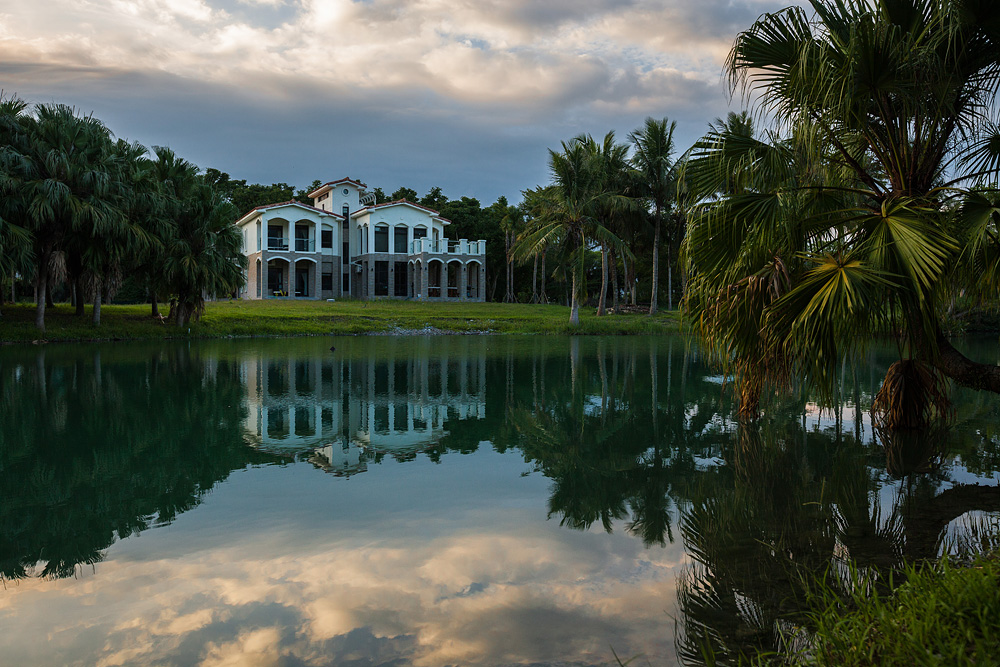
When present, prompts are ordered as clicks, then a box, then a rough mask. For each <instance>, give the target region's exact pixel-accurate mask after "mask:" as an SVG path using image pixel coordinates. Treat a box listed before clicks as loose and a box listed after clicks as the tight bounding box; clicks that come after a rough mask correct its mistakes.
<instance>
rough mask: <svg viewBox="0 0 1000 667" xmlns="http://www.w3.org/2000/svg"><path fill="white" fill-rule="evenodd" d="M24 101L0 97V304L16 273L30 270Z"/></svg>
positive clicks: (24, 272) (19, 273)
mask: <svg viewBox="0 0 1000 667" xmlns="http://www.w3.org/2000/svg"><path fill="white" fill-rule="evenodd" d="M25 109H27V104H26V103H25V102H24V101H22V100H20V99H18V98H16V97H6V98H5V97H3V96H0V195H2V196H0V304H2V303H3V287H4V286H5V285H6V283H7V281H8V280H10V281H11V284H12V285H13V282H14V280H15V279H16V277H17V276H18V275H27V274H30V272H31V264H32V257H31V241H32V239H31V234H30V232H29V231H28V230H27V229H26V228H25V226H24V225H23V220H24V218H25V212H24V205H25V199H24V197H23V196H21V194H22V192H21V187H20V186H21V176H22V175H23V162H22V156H21V152H20V151H23V150H24V146H25V142H26V135H25V129H24V112H25Z"/></svg>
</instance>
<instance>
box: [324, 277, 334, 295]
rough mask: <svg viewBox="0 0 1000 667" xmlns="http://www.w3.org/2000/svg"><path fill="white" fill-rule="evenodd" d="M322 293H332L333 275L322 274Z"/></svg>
mask: <svg viewBox="0 0 1000 667" xmlns="http://www.w3.org/2000/svg"><path fill="white" fill-rule="evenodd" d="M322 278H323V291H324V292H332V291H333V274H332V273H324V274H323V276H322Z"/></svg>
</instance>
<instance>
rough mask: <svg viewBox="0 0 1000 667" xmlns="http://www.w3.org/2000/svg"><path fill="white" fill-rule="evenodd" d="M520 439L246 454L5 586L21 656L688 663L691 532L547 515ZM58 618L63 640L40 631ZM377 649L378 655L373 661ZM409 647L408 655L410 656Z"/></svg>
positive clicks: (542, 488) (14, 650)
mask: <svg viewBox="0 0 1000 667" xmlns="http://www.w3.org/2000/svg"><path fill="white" fill-rule="evenodd" d="M526 468H527V466H526V464H525V463H524V461H523V459H522V458H521V457H519V456H517V455H516V454H506V455H501V454H496V453H493V452H490V451H488V450H487V451H482V450H481V451H480V452H477V453H476V454H474V455H471V456H461V457H459V456H453V457H449V458H447V460H446V463H445V464H443V465H436V464H433V463H431V462H429V461H427V460H426V459H423V458H420V459H418V460H417V461H415V462H411V463H407V464H405V465H401V464H393V463H387V464H383V465H380V466H378V467H377V472H375V474H371V472H370V473H369V474H367V475H360V476H357V477H352V478H350V480H337V481H335V480H333V479H331V478H330V477H329V476H327V475H323V474H322V473H320V472H319V471H318V470H316V469H315V468H314V467H313V466H311V465H308V464H304V463H298V464H293V465H290V466H286V467H267V468H256V469H249V470H246V471H243V472H237V473H234V474H233V475H232V476H231V477H230V478H229V480H228V481H227V482H225V483H223V484H221V485H219V486H218V487H217V488H216V490H215V491H213V492H212V493H211V494H210V495H209V497H208V498H206V500H205V502H204V504H203V505H202V506H201V507H199V508H198V509H197V510H196V511H191V512H187V513H185V514H183V515H181V516H180V517H178V518H177V520H176V521H175V522H174V523H173V524H172V525H170V526H167V527H164V528H161V529H157V530H151V531H146V532H145V533H143V534H142V535H141V536H140V537H139V538H136V539H129V540H125V541H122V542H119V543H117V544H116V545H114V546H113V547H112V548H111V549H110V550H109V553H108V558H107V561H105V562H103V563H99V564H97V565H96V566H95V567H96V574H94V573H93V572H92V571H91V569H90V568H89V567H84V568H82V569H81V570H80V574H79V576H78V578H76V579H64V580H57V581H45V580H27V581H22V582H20V583H19V584H17V585H9V586H8V589H7V590H6V591H5V592H4V593H3V594H2V595H0V615H2V616H0V617H2V619H3V625H4V627H5V629H6V631H5V633H4V639H3V640H0V644H3V645H4V654H5V656H6V657H5V660H10V661H11V664H44V663H45V662H47V661H54V662H57V663H63V662H65V663H66V664H71V663H73V662H74V661H75V662H77V663H78V664H99V665H125V664H135V663H157V664H177V665H186V664H205V665H226V664H234V665H235V664H240V665H246V664H253V665H258V664H259V665H271V664H297V663H298V662H299V661H301V662H302V663H304V664H346V663H350V662H351V661H352V660H359V661H360V662H359V664H390V663H391V664H414V665H439V664H449V663H461V664H468V663H479V662H482V663H504V662H523V661H535V662H538V661H542V662H560V663H564V662H567V661H579V662H581V663H584V664H591V663H603V662H606V661H607V660H609V659H611V658H612V656H611V653H610V649H609V647H611V646H613V647H614V649H615V650H616V651H617V652H618V654H619V655H633V654H636V653H643V654H645V655H646V656H647V657H648V658H649V659H650V660H651V661H653V662H654V663H656V664H664V663H668V664H669V663H670V662H672V658H671V656H672V652H673V647H672V642H671V640H670V638H669V636H668V633H666V632H665V631H664V630H665V628H666V627H668V625H669V624H670V622H671V621H670V615H671V614H674V613H675V612H674V611H673V610H671V609H670V608H669V607H670V604H671V603H670V602H669V601H670V600H671V599H672V598H673V588H674V577H675V574H676V569H677V566H678V564H679V563H680V561H681V560H682V558H683V555H682V549H681V547H680V546H678V545H670V546H668V547H667V548H666V549H661V548H654V549H651V550H645V549H644V548H643V547H642V544H641V542H640V541H639V540H636V539H635V538H632V537H629V536H628V535H627V534H625V532H624V531H623V530H620V529H619V530H616V531H615V533H614V534H611V535H607V534H605V533H603V531H599V530H597V529H595V530H592V531H588V532H576V531H569V530H565V529H563V528H560V527H559V526H558V522H557V521H555V520H551V521H546V520H545V506H546V499H547V497H548V493H549V482H548V480H546V479H545V478H544V477H542V476H540V475H529V476H527V477H522V476H520V473H521V472H523V471H525V470H526ZM40 627H45V628H47V642H45V643H39V642H38V641H37V640H35V639H31V640H30V641H26V642H22V641H20V639H19V638H34V637H37V632H38V628H40ZM369 660H370V661H371V662H369ZM397 660H398V661H399V662H398V663H397V662H394V661H397Z"/></svg>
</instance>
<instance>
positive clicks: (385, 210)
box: [357, 204, 445, 253]
mask: <svg viewBox="0 0 1000 667" xmlns="http://www.w3.org/2000/svg"><path fill="white" fill-rule="evenodd" d="M380 223H384V224H387V225H388V226H389V252H395V245H394V244H395V237H394V236H393V229H394V228H395V227H397V226H399V225H405V226H406V228H407V231H406V248H407V249H406V252H407V253H408V252H409V248H410V243H412V242H413V228H414V227H426V228H427V238H433V237H434V231H433V230H435V229H436V230H437V232H438V238H442V239H443V238H444V236H445V234H444V225H445V223H444V222H442V221H441V220H440V219H439V218H435V216H434V215H432V214H431V213H429V212H427V211H424V210H421V209H419V208H414V207H413V206H407V205H406V204H393V205H391V206H385V207H382V208H377V209H375V210H373V211H366V212H365V213H363V214H362V215H360V216H358V218H357V224H359V225H361V226H362V227H363V228H364V232H365V235H366V236H367V239H368V252H375V226H376V225H378V224H380Z"/></svg>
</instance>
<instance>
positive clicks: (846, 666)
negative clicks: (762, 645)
mask: <svg viewBox="0 0 1000 667" xmlns="http://www.w3.org/2000/svg"><path fill="white" fill-rule="evenodd" d="M816 621H817V623H816V627H817V632H816V644H815V646H814V650H813V651H811V653H812V655H811V656H809V657H807V658H806V659H804V660H802V661H801V662H798V663H797V664H801V665H817V666H830V667H833V666H836V667H852V666H857V667H861V666H862V665H864V666H868V665H941V666H944V665H948V666H952V665H970V666H971V665H998V664H1000V556H997V555H994V556H992V557H989V558H980V559H979V560H978V561H976V562H974V563H973V564H972V566H971V567H960V566H956V565H952V564H950V563H948V562H947V561H945V562H942V563H940V564H933V565H925V566H923V567H919V568H917V567H914V568H912V569H910V570H909V571H908V573H907V579H906V583H904V584H903V585H902V586H900V587H899V588H897V589H896V590H895V591H893V592H892V593H891V594H888V595H879V594H873V595H865V594H864V593H861V592H859V593H857V594H856V595H855V596H854V597H853V598H852V599H851V600H850V605H849V608H847V609H845V608H844V607H843V605H842V604H838V603H835V602H831V603H830V604H828V605H827V606H826V608H825V609H824V610H823V611H822V612H820V613H819V614H817V616H816Z"/></svg>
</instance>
